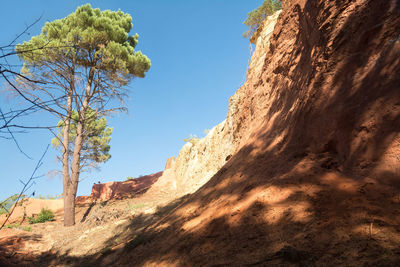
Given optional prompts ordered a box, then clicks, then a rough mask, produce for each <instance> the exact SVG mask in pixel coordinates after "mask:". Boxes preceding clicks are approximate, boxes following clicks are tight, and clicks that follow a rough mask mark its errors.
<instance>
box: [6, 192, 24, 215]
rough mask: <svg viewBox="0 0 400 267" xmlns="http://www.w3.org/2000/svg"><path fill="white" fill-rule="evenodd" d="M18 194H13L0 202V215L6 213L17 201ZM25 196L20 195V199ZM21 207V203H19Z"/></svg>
mask: <svg viewBox="0 0 400 267" xmlns="http://www.w3.org/2000/svg"><path fill="white" fill-rule="evenodd" d="M18 196H19V194H14V195H12V196H10V197H8V198H6V199H5V200H3V201H1V202H0V215H1V214H5V213H8V211H9V210H10V208H11V207H12V205H14V203H15V202H16V201H17V199H18ZM25 197H26V195H21V198H25ZM20 204H21V205H22V203H20Z"/></svg>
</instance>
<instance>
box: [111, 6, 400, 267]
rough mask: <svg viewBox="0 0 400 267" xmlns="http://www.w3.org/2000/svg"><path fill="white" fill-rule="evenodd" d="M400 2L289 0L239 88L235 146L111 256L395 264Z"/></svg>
mask: <svg viewBox="0 0 400 267" xmlns="http://www.w3.org/2000/svg"><path fill="white" fill-rule="evenodd" d="M399 12H400V6H399V4H398V3H397V2H396V1H300V0H297V1H284V5H283V11H282V13H281V14H280V15H279V18H278V21H277V24H276V26H275V28H274V30H273V34H272V36H271V38H270V39H269V40H270V44H268V38H265V37H267V36H268V35H266V34H265V33H264V34H262V35H261V37H260V38H259V40H258V41H257V48H256V51H255V52H254V56H253V59H252V63H251V67H250V69H249V73H248V77H247V81H246V83H245V84H244V85H243V86H242V87H241V88H240V89H239V90H238V91H237V92H236V94H235V96H233V97H232V98H231V100H230V111H229V113H228V115H227V119H226V121H227V122H229V125H231V129H233V130H232V131H233V132H234V134H233V137H234V139H233V140H238V141H237V142H238V143H239V145H238V146H237V148H236V149H233V153H232V156H231V157H230V159H229V160H228V161H227V162H226V163H225V164H224V166H223V167H222V168H221V169H220V170H219V171H218V172H217V174H216V175H214V176H213V177H212V178H211V180H210V181H209V182H207V183H206V184H205V185H204V186H202V187H201V188H200V189H199V190H197V191H196V192H195V193H193V194H192V195H191V196H189V197H188V198H187V199H186V200H185V201H184V203H182V204H181V205H179V206H178V207H177V208H176V209H175V210H174V211H173V212H171V213H170V214H168V215H166V216H165V217H164V218H163V219H162V220H160V221H159V222H157V223H156V224H153V225H151V226H150V227H148V228H147V229H145V230H144V231H143V233H142V235H141V240H142V241H141V242H139V241H137V242H136V243H135V244H132V245H131V246H129V247H128V248H125V249H122V250H121V251H120V252H119V253H116V254H115V255H111V256H109V257H113V256H114V260H116V262H115V266H118V265H121V264H122V265H123V264H125V265H128V264H129V263H130V262H131V263H132V262H135V265H138V266H141V265H145V266H160V265H176V266H193V265H260V266H261V265H281V264H283V265H286V264H288V265H289V264H299V263H300V264H307V265H313V264H316V265H324V264H327V263H328V262H329V264H332V265H350V266H351V265H357V266H360V265H362V264H367V265H368V264H369V265H371V266H373V265H375V266H376V265H386V266H388V265H393V266H395V265H397V264H398V263H399V262H400V255H399V252H400V251H399V250H398V249H399V248H398V244H399V242H400V225H399V222H400V217H399V214H400V213H399V211H400V206H399V193H400V192H399V186H398V185H399V178H400V177H399V175H400V161H399V156H398V155H399V152H400V151H399V149H400V146H399V142H400V136H399V129H400V127H399V126H400V94H399V88H400V76H399V75H398V70H399V69H400V58H399V56H398V55H399V53H400V40H399V39H398V36H399V33H400V23H399V22H400V16H399ZM178 157H179V156H178ZM107 259H109V258H107ZM105 260H106V259H105Z"/></svg>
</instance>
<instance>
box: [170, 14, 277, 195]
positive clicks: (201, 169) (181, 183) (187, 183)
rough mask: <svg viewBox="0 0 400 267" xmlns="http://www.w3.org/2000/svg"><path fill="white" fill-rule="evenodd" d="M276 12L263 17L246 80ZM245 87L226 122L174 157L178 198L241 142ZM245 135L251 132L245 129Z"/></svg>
mask: <svg viewBox="0 0 400 267" xmlns="http://www.w3.org/2000/svg"><path fill="white" fill-rule="evenodd" d="M279 14H280V12H277V13H276V14H274V15H273V16H270V17H268V18H267V20H266V21H265V22H264V24H263V26H262V28H260V29H262V30H260V32H259V35H260V37H259V38H258V41H257V43H256V49H255V51H254V54H253V56H252V60H251V64H250V67H249V72H248V81H250V80H251V79H254V77H255V76H257V75H260V73H261V68H262V66H263V61H264V60H265V57H266V52H267V51H268V49H269V39H270V36H271V35H272V32H273V29H274V27H275V23H276V21H277V19H278V16H279ZM248 83H249V82H247V83H246V84H248ZM245 88H246V85H244V86H243V87H241V88H240V89H239V90H238V91H237V92H236V93H235V94H234V95H233V96H232V97H231V98H230V100H229V110H228V115H227V118H226V120H224V121H223V122H221V123H220V124H218V125H217V126H215V127H214V128H212V129H211V130H210V131H209V132H208V134H207V135H206V136H205V137H204V138H202V139H198V140H193V141H192V142H187V143H186V144H185V145H184V146H183V148H182V149H181V151H180V152H179V154H178V156H177V158H176V165H175V176H176V185H177V191H178V192H179V193H180V194H181V195H182V194H186V193H192V192H195V191H196V190H197V189H199V188H200V187H201V186H202V185H204V184H205V183H206V182H207V181H208V180H209V179H210V178H211V177H212V176H213V175H214V174H216V173H217V171H218V170H220V169H221V167H222V166H223V165H224V164H225V163H226V162H227V161H229V159H230V158H231V157H232V155H233V154H234V153H235V152H236V151H237V149H238V148H239V146H240V143H242V142H244V141H245V138H244V136H243V134H244V131H242V124H243V120H244V119H245V118H244V117H243V112H242V111H241V109H240V108H241V107H240V103H242V102H243V100H242V99H243V98H244V97H246V94H245ZM247 132H248V133H250V132H251V129H248V130H247Z"/></svg>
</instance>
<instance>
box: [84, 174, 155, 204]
mask: <svg viewBox="0 0 400 267" xmlns="http://www.w3.org/2000/svg"><path fill="white" fill-rule="evenodd" d="M162 174H163V172H158V173H155V174H151V175H146V176H142V177H139V178H135V179H130V180H128V181H124V182H108V183H104V184H94V185H93V187H92V193H91V194H90V199H91V200H92V201H93V200H101V201H106V200H110V199H122V198H128V197H133V196H137V195H140V194H143V193H145V192H146V191H147V190H148V189H149V188H150V187H151V186H152V185H153V184H154V183H155V182H156V181H157V180H158V178H160V176H161V175H162Z"/></svg>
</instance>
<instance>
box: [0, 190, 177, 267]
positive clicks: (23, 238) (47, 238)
mask: <svg viewBox="0 0 400 267" xmlns="http://www.w3.org/2000/svg"><path fill="white" fill-rule="evenodd" d="M176 204H177V202H174V200H173V199H171V195H170V194H167V193H166V192H155V193H154V192H153V193H151V192H150V194H146V195H138V196H137V197H133V198H129V199H122V200H110V201H99V202H97V203H96V202H93V203H86V204H78V205H77V208H76V221H77V224H76V225H75V226H73V227H69V228H65V227H64V226H63V210H62V209H59V210H57V211H56V212H55V220H54V221H52V222H46V223H39V224H32V225H31V224H29V223H28V222H27V221H26V220H25V221H24V222H22V223H21V221H20V219H21V217H20V218H19V220H18V219H17V220H13V221H12V223H21V224H20V225H19V226H18V227H17V228H6V229H3V230H2V231H0V265H5V266H8V265H10V266H12V265H15V266H21V265H24V264H26V265H27V266H30V265H39V266H47V265H48V264H51V263H54V264H55V265H58V264H59V263H60V261H62V259H63V258H64V259H67V260H65V262H66V264H67V265H69V264H68V262H70V261H72V262H74V265H75V264H78V263H82V264H85V262H86V263H88V262H91V261H93V260H95V259H97V258H98V257H101V256H102V255H103V254H106V253H108V252H110V251H112V250H113V249H115V248H118V247H121V246H124V245H125V244H126V243H128V242H129V241H131V240H132V239H134V238H135V237H136V235H137V234H138V233H140V232H141V231H142V230H143V229H144V228H145V227H147V226H148V225H150V224H152V223H154V222H155V221H156V220H157V219H159V218H160V217H161V216H162V215H163V214H165V213H166V212H167V211H170V210H171V209H172V208H173V207H175V206H176ZM26 227H29V228H30V229H29V230H26ZM24 229H25V230H24ZM87 256H89V257H90V261H86V260H85V259H84V258H85V257H87Z"/></svg>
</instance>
